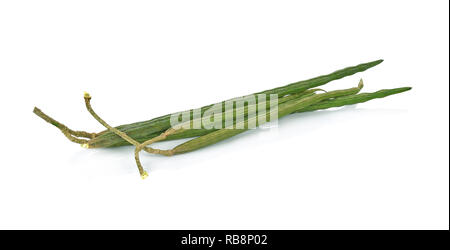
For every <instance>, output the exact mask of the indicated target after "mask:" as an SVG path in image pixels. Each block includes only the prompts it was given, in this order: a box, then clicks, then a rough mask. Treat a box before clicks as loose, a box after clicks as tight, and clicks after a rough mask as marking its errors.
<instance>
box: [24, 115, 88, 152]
mask: <svg viewBox="0 0 450 250" xmlns="http://www.w3.org/2000/svg"><path fill="white" fill-rule="evenodd" d="M33 113H35V114H36V115H37V116H39V117H40V118H42V119H43V120H44V121H46V122H48V123H50V124H52V125H53V126H55V127H57V128H58V129H59V130H61V132H62V133H63V134H64V135H65V136H66V137H67V139H69V140H70V141H71V142H75V143H78V144H87V143H88V140H85V139H80V138H78V137H81V138H88V139H93V138H95V137H96V135H97V134H96V133H88V132H86V131H76V130H72V129H70V128H68V127H67V126H66V125H64V124H62V123H60V122H58V121H57V120H55V119H53V118H51V117H50V116H48V115H47V114H45V113H44V112H42V111H41V110H40V109H39V108H37V107H34V110H33Z"/></svg>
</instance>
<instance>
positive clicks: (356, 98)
mask: <svg viewBox="0 0 450 250" xmlns="http://www.w3.org/2000/svg"><path fill="white" fill-rule="evenodd" d="M408 90H411V87H402V88H395V89H383V90H379V91H376V92H372V93H360V94H357V95H350V96H344V97H339V98H335V99H328V100H323V101H321V102H319V103H316V104H313V105H311V106H308V107H306V108H303V109H300V110H297V111H295V112H294V113H303V112H311V111H317V110H323V109H329V108H337V107H342V106H346V105H354V104H358V103H364V102H367V101H370V100H373V99H378V98H384V97H387V96H390V95H395V94H400V93H403V92H406V91H408ZM214 131H217V129H212V130H211V129H189V130H185V131H183V132H181V133H178V134H174V135H170V136H168V137H167V138H166V139H165V140H178V139H187V138H191V137H197V136H203V135H206V134H209V133H212V132H214ZM162 132H163V131H161V132H157V133H155V134H154V135H153V136H151V137H150V138H153V137H155V136H158V135H159V134H160V133H162ZM146 139H148V138H144V139H141V141H140V142H143V141H145V140H146ZM125 145H129V143H128V142H126V141H125V140H122V141H121V142H119V143H118V144H116V145H114V146H125Z"/></svg>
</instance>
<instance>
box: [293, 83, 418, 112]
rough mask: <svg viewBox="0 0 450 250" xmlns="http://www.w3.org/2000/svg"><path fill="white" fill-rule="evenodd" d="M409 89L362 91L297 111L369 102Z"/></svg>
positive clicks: (409, 88) (408, 88)
mask: <svg viewBox="0 0 450 250" xmlns="http://www.w3.org/2000/svg"><path fill="white" fill-rule="evenodd" d="M408 90H411V87H402V88H395V89H382V90H378V91H376V92H373V93H361V94H357V95H349V96H343V97H338V98H335V99H331V100H324V101H322V102H319V103H316V104H313V105H311V106H309V107H306V108H304V109H300V110H297V111H295V113H302V112H309V111H316V110H321V109H329V108H337V107H342V106H345V105H353V104H357V103H364V102H367V101H370V100H373V99H377V98H384V97H387V96H390V95H395V94H400V93H403V92H406V91H408Z"/></svg>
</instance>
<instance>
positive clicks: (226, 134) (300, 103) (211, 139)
mask: <svg viewBox="0 0 450 250" xmlns="http://www.w3.org/2000/svg"><path fill="white" fill-rule="evenodd" d="M362 87H363V86H362V84H360V85H359V86H358V87H356V88H350V89H344V90H335V91H330V92H327V93H323V94H316V95H313V96H309V97H305V98H300V99H298V100H292V101H288V102H285V103H282V104H280V105H279V106H278V110H271V111H270V112H271V113H272V112H278V118H282V117H283V116H286V115H288V114H290V113H293V112H295V111H297V110H300V109H304V108H306V107H308V106H310V105H313V104H315V103H318V102H320V101H323V100H326V99H329V98H336V97H339V96H346V95H354V94H357V93H358V92H359V91H360V90H361V88H362ZM271 115H272V114H269V116H271ZM264 116H266V114H264ZM271 117H272V116H271ZM260 118H261V117H260V116H258V115H257V116H254V117H250V118H248V119H247V120H245V121H242V122H241V123H243V124H235V125H234V126H233V127H228V128H224V129H220V130H217V131H215V132H212V133H209V134H206V135H204V136H200V137H197V138H195V139H192V140H190V141H187V142H185V143H182V144H180V145H178V146H176V147H175V148H174V149H172V152H173V154H182V153H187V152H191V151H194V150H197V149H200V148H203V147H206V146H209V145H212V144H215V143H217V142H220V141H223V140H225V139H228V138H230V137H233V136H235V135H238V134H240V133H243V132H245V131H246V130H248V124H249V123H250V124H252V123H254V124H256V121H258V120H260ZM264 118H265V117H264ZM263 120H265V119H263ZM239 127H242V128H244V129H234V128H239Z"/></svg>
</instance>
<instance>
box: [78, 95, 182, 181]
mask: <svg viewBox="0 0 450 250" xmlns="http://www.w3.org/2000/svg"><path fill="white" fill-rule="evenodd" d="M91 99H92V97H91V96H90V95H89V94H88V93H84V101H85V104H86V109H87V110H88V111H89V113H90V114H91V115H92V116H93V117H94V118H95V120H97V121H98V122H99V123H100V124H102V125H103V126H104V127H105V128H107V129H108V130H110V131H111V132H113V133H115V134H116V135H118V136H120V137H121V138H122V139H124V140H126V141H127V142H129V143H130V144H132V145H134V146H135V147H136V149H135V151H134V159H135V160H136V165H137V167H138V170H139V174H140V175H141V177H142V179H145V178H146V177H147V176H148V173H147V171H145V170H144V167H143V166H142V163H141V160H140V157H139V152H140V151H141V150H144V151H146V152H148V153H153V154H161V155H166V156H170V155H173V153H172V150H161V149H154V148H151V147H147V146H148V145H150V144H152V143H154V142H158V141H161V140H164V139H165V138H166V137H167V136H169V135H170V134H173V133H175V131H176V130H174V129H172V128H170V129H168V130H167V131H165V132H164V133H162V134H161V135H159V136H156V137H154V138H152V139H150V140H147V141H145V142H143V143H139V142H138V141H136V140H135V139H133V138H131V137H130V136H129V135H127V134H126V133H124V132H122V131H120V130H118V129H117V128H114V127H112V126H111V125H109V124H108V123H107V122H105V121H104V120H103V119H102V118H100V116H99V115H97V113H95V111H94V109H93V108H92V106H91ZM86 145H87V144H86ZM86 147H88V146H86Z"/></svg>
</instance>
